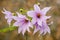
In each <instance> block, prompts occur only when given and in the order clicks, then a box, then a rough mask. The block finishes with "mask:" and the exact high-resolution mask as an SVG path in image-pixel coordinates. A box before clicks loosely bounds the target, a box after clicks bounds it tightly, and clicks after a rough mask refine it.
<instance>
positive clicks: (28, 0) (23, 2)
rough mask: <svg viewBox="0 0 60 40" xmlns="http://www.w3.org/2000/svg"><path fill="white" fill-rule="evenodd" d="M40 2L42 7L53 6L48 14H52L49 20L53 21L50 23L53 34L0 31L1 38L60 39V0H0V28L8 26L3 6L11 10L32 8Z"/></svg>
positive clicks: (28, 39) (8, 39) (19, 39)
mask: <svg viewBox="0 0 60 40" xmlns="http://www.w3.org/2000/svg"><path fill="white" fill-rule="evenodd" d="M36 3H40V6H41V9H42V8H44V7H46V6H51V7H52V8H51V10H50V11H49V12H48V14H47V15H50V16H52V18H51V19H50V20H49V22H51V21H53V24H52V25H50V26H49V27H50V29H51V34H50V35H49V34H46V35H44V36H41V35H40V36H39V33H36V34H35V35H33V34H32V33H28V34H27V35H24V36H23V35H22V34H18V33H17V30H13V31H9V32H0V40H60V0H0V29H4V28H7V27H8V24H7V22H6V19H5V18H4V14H3V13H2V12H1V11H2V10H3V8H6V9H7V10H9V11H11V12H16V11H19V9H20V8H23V9H26V10H30V8H32V7H33V5H34V4H36Z"/></svg>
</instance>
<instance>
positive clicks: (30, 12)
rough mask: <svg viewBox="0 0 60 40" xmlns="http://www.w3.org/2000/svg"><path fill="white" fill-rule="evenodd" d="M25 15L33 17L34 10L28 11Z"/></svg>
mask: <svg viewBox="0 0 60 40" xmlns="http://www.w3.org/2000/svg"><path fill="white" fill-rule="evenodd" d="M27 15H28V16H29V17H35V15H36V14H35V12H34V11H28V12H27Z"/></svg>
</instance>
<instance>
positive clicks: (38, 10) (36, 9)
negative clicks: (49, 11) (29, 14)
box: [34, 4, 40, 13]
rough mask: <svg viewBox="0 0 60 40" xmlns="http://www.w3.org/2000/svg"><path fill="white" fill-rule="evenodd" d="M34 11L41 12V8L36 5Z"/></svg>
mask: <svg viewBox="0 0 60 40" xmlns="http://www.w3.org/2000/svg"><path fill="white" fill-rule="evenodd" d="M34 10H35V12H37V13H38V12H40V7H39V6H38V5H37V4H35V5H34Z"/></svg>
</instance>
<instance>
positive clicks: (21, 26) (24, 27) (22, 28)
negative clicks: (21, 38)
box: [13, 12, 32, 35]
mask: <svg viewBox="0 0 60 40" xmlns="http://www.w3.org/2000/svg"><path fill="white" fill-rule="evenodd" d="M17 15H18V16H14V17H13V19H14V20H16V22H15V23H14V26H18V33H20V32H22V34H23V35H24V33H25V32H26V31H28V32H30V30H29V27H31V28H32V24H31V23H30V20H29V19H28V18H26V16H25V15H21V14H19V13H18V12H17Z"/></svg>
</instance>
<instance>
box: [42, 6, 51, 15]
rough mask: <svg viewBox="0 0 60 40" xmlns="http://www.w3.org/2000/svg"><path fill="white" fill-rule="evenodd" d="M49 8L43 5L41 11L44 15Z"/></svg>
mask: <svg viewBox="0 0 60 40" xmlns="http://www.w3.org/2000/svg"><path fill="white" fill-rule="evenodd" d="M50 9H51V7H45V8H43V9H42V10H41V11H42V13H43V14H44V15H46V13H47V12H48V11H49V10H50Z"/></svg>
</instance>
